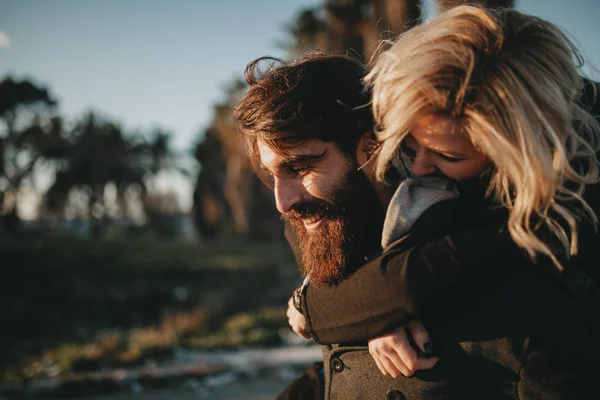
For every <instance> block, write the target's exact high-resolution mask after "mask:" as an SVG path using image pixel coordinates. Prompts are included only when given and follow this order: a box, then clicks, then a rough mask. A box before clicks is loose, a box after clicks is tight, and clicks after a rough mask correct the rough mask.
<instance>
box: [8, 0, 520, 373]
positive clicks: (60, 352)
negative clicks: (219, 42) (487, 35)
mask: <svg viewBox="0 0 600 400" xmlns="http://www.w3.org/2000/svg"><path fill="white" fill-rule="evenodd" d="M459 3H464V1H460V0H455V1H451V0H440V1H439V4H438V6H439V8H440V9H442V10H443V9H447V8H450V7H452V6H455V5H457V4H459ZM473 3H480V4H481V3H483V4H484V5H486V6H490V7H506V6H512V5H513V2H512V1H511V0H497V1H480V2H478V1H473ZM421 6H422V5H421V3H420V2H419V1H418V0H325V1H323V2H322V3H320V4H319V5H318V6H317V7H313V8H308V9H304V10H301V11H299V12H298V13H297V14H296V15H295V17H294V16H290V22H289V24H288V25H287V26H286V28H285V30H284V32H282V33H281V38H280V40H279V41H278V43H279V45H280V46H282V47H284V48H285V49H286V50H287V53H288V55H289V59H294V58H296V57H299V56H301V55H302V54H304V53H306V52H309V51H312V50H315V49H320V50H322V51H324V52H338V53H345V54H349V55H351V56H353V57H356V58H358V59H361V60H363V61H365V62H369V61H371V60H372V59H374V58H376V56H377V52H378V51H380V50H381V49H382V47H381V46H379V40H380V39H389V38H393V37H394V36H395V35H397V34H399V33H402V32H404V31H405V30H407V29H409V28H410V27H411V26H414V25H416V24H418V23H419V22H421V18H422V17H421ZM248 61H250V60H248ZM174 62H176V60H175V61H174ZM242 69H243V66H240V73H241V71H242ZM39 78H41V79H43V78H44V77H39ZM245 90H246V84H245V82H244V81H243V80H242V78H241V76H240V77H236V78H235V79H233V80H232V81H231V82H230V84H228V85H226V86H225V88H224V98H225V101H223V102H220V103H218V104H214V108H213V114H212V115H213V117H212V123H211V124H210V126H209V127H208V128H207V129H206V130H205V131H203V132H200V133H199V135H198V137H197V140H196V142H195V143H194V144H191V145H190V146H189V149H188V151H187V152H185V153H178V152H176V151H174V150H173V148H172V144H171V142H172V134H171V132H169V131H167V130H164V129H161V128H158V129H155V130H152V131H149V132H139V131H127V130H125V129H124V128H123V127H122V126H120V125H119V123H117V122H115V121H113V120H111V119H110V118H109V117H106V116H103V115H102V113H101V112H98V111H93V112H92V111H90V112H88V113H86V114H84V115H81V116H80V117H78V118H75V119H67V118H65V117H63V116H61V111H60V104H59V102H58V101H57V100H56V99H57V96H56V93H54V92H53V90H52V88H48V87H44V86H42V85H39V84H38V83H36V82H35V81H33V80H31V79H16V78H14V77H11V76H5V77H1V78H0V119H1V123H2V126H1V127H0V273H1V274H2V275H1V278H0V309H1V310H2V312H1V313H0V320H1V322H0V325H1V326H2V329H1V330H0V369H1V370H2V371H3V379H4V382H22V381H25V380H27V379H31V378H36V377H40V376H53V375H56V374H59V375H60V374H66V373H69V372H73V371H76V372H77V371H86V370H94V369H97V368H103V367H106V366H107V365H109V366H110V365H135V364H136V363H139V362H140V360H141V359H143V357H144V354H151V355H152V357H154V358H156V357H159V355H160V354H162V355H163V356H165V357H169V355H170V354H171V352H172V349H173V348H174V346H176V347H191V348H214V347H235V346H240V345H248V344H262V345H274V344H278V343H279V342H280V340H281V339H280V337H279V336H278V335H277V333H276V332H277V330H278V329H280V328H282V327H285V326H286V318H285V308H286V307H285V306H286V303H287V299H288V297H289V295H290V293H291V291H292V289H293V288H294V286H295V284H296V283H297V280H298V273H297V271H296V268H295V261H294V258H293V256H292V254H291V252H290V251H289V249H288V247H287V245H286V243H285V241H284V240H283V234H282V232H283V229H282V223H281V221H280V218H279V215H278V214H277V212H276V210H275V207H274V204H273V199H272V194H271V193H270V192H269V191H268V190H267V189H266V188H265V187H264V186H263V185H262V184H261V183H260V182H259V180H258V179H256V178H255V176H254V174H253V172H252V168H251V166H250V163H249V162H248V159H247V157H246V153H245V148H244V143H243V141H242V140H241V138H240V136H239V135H238V133H237V132H236V129H235V127H234V125H233V122H232V118H231V113H232V108H233V107H234V105H235V103H236V101H237V99H239V97H240V96H241V95H242V94H243V93H244V91H245ZM190 158H191V159H193V160H194V162H195V165H193V166H192V167H190V163H188V162H186V160H188V159H190ZM165 171H168V172H170V173H175V174H179V175H181V176H182V177H184V178H185V179H188V180H189V181H190V182H193V184H194V188H195V189H194V192H193V209H192V210H191V211H190V212H184V210H183V209H182V207H181V206H180V199H178V198H177V195H176V194H175V193H173V192H169V191H164V190H162V189H161V188H160V184H159V183H160V182H159V181H160V179H161V178H160V176H161V174H162V173H164V172H165ZM39 176H45V177H47V178H48V179H49V180H50V182H51V184H50V185H48V187H47V189H46V190H45V191H44V192H39V193H37V194H38V195H39V197H40V198H41V201H40V203H39V207H38V210H37V213H36V214H37V218H36V219H34V220H22V219H21V218H20V214H19V204H20V202H21V201H22V199H23V195H24V193H25V192H28V191H40V189H39V188H38V186H37V185H36V177H39Z"/></svg>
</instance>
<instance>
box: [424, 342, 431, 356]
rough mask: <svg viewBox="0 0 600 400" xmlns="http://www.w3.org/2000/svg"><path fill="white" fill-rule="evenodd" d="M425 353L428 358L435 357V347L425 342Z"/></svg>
mask: <svg viewBox="0 0 600 400" xmlns="http://www.w3.org/2000/svg"><path fill="white" fill-rule="evenodd" d="M423 351H424V352H425V356H426V357H431V356H432V355H433V346H432V345H431V342H425V344H423Z"/></svg>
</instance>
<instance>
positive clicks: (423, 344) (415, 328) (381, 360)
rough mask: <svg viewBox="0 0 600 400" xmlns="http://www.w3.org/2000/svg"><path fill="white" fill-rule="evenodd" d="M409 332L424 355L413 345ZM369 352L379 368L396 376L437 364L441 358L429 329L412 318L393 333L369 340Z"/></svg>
mask: <svg viewBox="0 0 600 400" xmlns="http://www.w3.org/2000/svg"><path fill="white" fill-rule="evenodd" d="M408 334H410V336H411V337H412V339H413V342H414V344H415V345H416V346H417V347H418V348H419V349H420V351H419V353H421V354H422V355H423V357H421V356H420V355H419V354H417V351H416V350H415V349H414V347H413V346H412V345H411V342H410V340H409V337H408ZM369 353H371V356H372V357H373V359H374V360H375V363H376V364H377V368H379V370H380V371H381V372H382V373H383V374H384V375H390V376H392V377H393V378H399V377H400V376H401V375H404V376H412V375H413V374H414V373H415V372H417V371H418V370H421V369H430V368H433V366H434V365H435V364H436V363H437V362H438V360H439V359H438V358H437V357H433V356H432V348H431V341H430V340H429V333H428V332H427V330H426V329H425V327H424V326H423V325H421V322H419V321H411V322H409V323H408V324H407V325H406V326H403V327H400V328H398V329H396V330H395V331H393V332H391V333H387V334H385V335H383V336H379V337H377V338H374V339H371V340H369Z"/></svg>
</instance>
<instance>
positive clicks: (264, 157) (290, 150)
mask: <svg viewBox="0 0 600 400" xmlns="http://www.w3.org/2000/svg"><path fill="white" fill-rule="evenodd" d="M257 146H258V152H259V155H260V161H261V163H262V164H263V165H274V164H280V163H282V162H285V161H289V160H293V159H295V158H298V157H301V156H315V155H320V154H323V152H324V151H325V150H326V149H327V147H328V145H327V142H325V141H323V140H320V139H311V140H308V141H306V142H303V143H301V144H298V145H294V146H285V145H283V146H281V149H284V152H282V151H280V150H279V149H276V148H274V146H272V145H270V144H267V143H265V142H263V141H261V140H259V141H258V142H257Z"/></svg>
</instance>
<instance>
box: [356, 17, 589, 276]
mask: <svg viewBox="0 0 600 400" xmlns="http://www.w3.org/2000/svg"><path fill="white" fill-rule="evenodd" d="M582 63H583V61H582V58H581V56H580V54H579V53H578V51H577V49H576V48H575V46H574V45H573V43H572V42H571V41H570V40H569V39H568V38H567V37H566V36H565V35H564V34H563V33H562V32H561V31H560V30H559V29H558V28H557V27H556V26H554V25H553V24H551V23H549V22H547V21H544V20H541V19H539V18H536V17H532V16H529V15H524V14H521V13H519V12H517V11H514V10H504V11H499V12H496V13H492V12H489V11H486V10H484V9H482V8H479V7H474V6H460V7H456V8H454V9H451V10H450V11H447V12H445V13H443V14H441V15H439V16H438V17H437V18H434V19H432V20H430V21H428V22H427V23H425V24H423V25H421V26H418V27H416V28H413V29H411V30H410V31H408V32H407V33H405V34H404V35H402V36H401V37H400V38H398V40H397V41H396V42H395V43H394V44H393V45H392V46H391V47H390V49H389V50H387V51H386V52H384V53H382V54H381V55H380V57H379V59H378V60H377V61H376V62H375V64H374V66H373V69H372V71H371V72H370V74H369V75H368V76H367V77H366V81H367V83H368V85H369V86H370V87H372V89H373V110H374V115H375V120H376V123H377V127H378V128H377V136H378V138H379V140H380V141H381V142H382V144H381V149H380V152H379V155H378V160H377V166H376V172H377V176H378V177H379V178H380V179H381V178H383V175H384V173H385V171H386V170H387V168H388V165H389V163H390V161H392V159H393V158H394V157H395V156H396V153H397V152H398V149H399V146H400V143H401V141H402V140H403V139H404V137H405V136H406V135H407V134H409V133H410V130H411V127H412V126H413V124H414V122H415V120H416V119H417V118H419V116H423V115H426V114H439V115H443V116H447V117H450V118H453V119H454V121H455V122H456V123H457V126H459V127H460V128H461V129H462V130H463V132H464V134H466V135H467V136H468V138H469V139H470V140H471V142H472V143H473V145H474V146H475V147H476V148H477V149H478V150H479V151H481V152H482V153H483V154H485V155H487V157H489V159H490V160H491V161H492V163H493V164H494V167H495V168H494V172H493V176H492V179H491V183H490V186H489V188H488V194H494V195H495V197H496V199H497V200H498V201H499V202H501V204H503V205H504V206H506V207H507V208H508V210H509V219H508V229H509V231H510V234H511V236H512V238H513V240H514V241H515V242H516V243H517V244H518V245H519V246H520V247H522V248H523V249H525V250H526V251H527V252H528V253H529V255H530V256H531V257H532V258H533V259H535V256H536V255H537V254H540V253H541V254H544V255H546V256H548V257H550V258H551V259H552V260H553V261H554V263H555V264H556V265H557V266H559V268H560V267H561V263H560V261H559V257H558V254H560V253H563V250H564V254H565V255H567V256H569V255H574V254H576V253H577V223H578V220H579V219H580V218H582V217H589V218H591V219H592V220H593V221H594V224H596V223H597V217H596V215H595V213H594V212H593V210H592V209H591V208H590V206H589V205H588V204H587V203H586V202H585V200H584V199H583V197H582V194H583V190H584V188H585V185H587V184H591V183H595V182H598V180H599V169H598V160H597V158H596V153H597V152H598V144H599V142H600V140H599V132H600V127H599V125H598V123H597V122H596V120H595V119H594V118H593V117H592V116H591V115H590V114H589V113H588V112H586V111H585V110H584V109H582V108H581V106H580V105H579V103H578V101H579V100H580V99H579V97H580V95H581V93H582V90H583V80H582V78H581V76H580V74H579V68H580V67H581V65H582ZM574 160H577V161H576V162H574ZM544 227H545V228H548V229H549V230H550V232H551V233H552V234H553V236H555V237H556V238H557V239H558V241H559V247H558V248H556V246H551V245H550V242H555V240H546V239H547V238H546V237H544V236H543V235H542V234H541V233H540V232H542V231H543V230H544V229H542V228H544Z"/></svg>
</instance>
